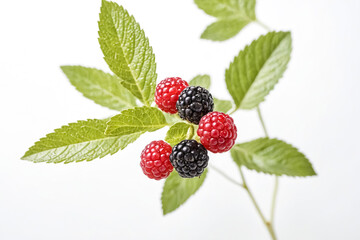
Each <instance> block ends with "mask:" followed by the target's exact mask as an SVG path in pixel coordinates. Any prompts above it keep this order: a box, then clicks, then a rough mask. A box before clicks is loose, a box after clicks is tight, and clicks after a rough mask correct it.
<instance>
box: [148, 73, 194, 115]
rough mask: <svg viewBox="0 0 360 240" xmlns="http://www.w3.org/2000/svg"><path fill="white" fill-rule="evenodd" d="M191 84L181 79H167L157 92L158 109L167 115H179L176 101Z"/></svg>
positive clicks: (162, 82) (160, 84)
mask: <svg viewBox="0 0 360 240" xmlns="http://www.w3.org/2000/svg"><path fill="white" fill-rule="evenodd" d="M188 86H189V84H188V83H187V82H186V81H184V80H182V79H181V78H179V77H172V78H166V79H164V80H162V81H161V82H160V83H159V84H158V85H157V86H156V91H155V102H156V104H157V105H158V107H159V108H160V109H161V110H163V111H164V112H167V113H171V114H174V113H177V109H176V101H177V100H178V99H179V95H180V93H181V92H182V90H184V89H185V88H186V87H188Z"/></svg>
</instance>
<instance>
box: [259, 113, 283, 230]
mask: <svg viewBox="0 0 360 240" xmlns="http://www.w3.org/2000/svg"><path fill="white" fill-rule="evenodd" d="M256 111H257V113H258V116H259V119H260V122H261V125H262V128H263V130H264V134H265V136H266V137H269V134H268V131H267V129H266V126H265V122H264V119H263V117H262V114H261V110H260V107H259V106H257V107H256ZM278 188H279V178H278V176H275V185H274V190H273V196H272V202H271V210H270V221H269V222H268V225H269V226H270V227H271V229H270V228H269V227H268V230H269V232H270V235H272V236H275V232H274V228H273V226H274V217H275V206H276V197H277V192H278ZM270 230H271V231H270Z"/></svg>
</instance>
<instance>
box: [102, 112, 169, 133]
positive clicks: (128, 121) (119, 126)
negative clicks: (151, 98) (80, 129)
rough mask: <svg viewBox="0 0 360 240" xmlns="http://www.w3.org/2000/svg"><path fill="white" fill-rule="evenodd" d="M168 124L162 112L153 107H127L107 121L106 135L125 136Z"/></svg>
mask: <svg viewBox="0 0 360 240" xmlns="http://www.w3.org/2000/svg"><path fill="white" fill-rule="evenodd" d="M165 126H168V123H167V122H166V119H165V117H164V115H163V114H162V112H161V111H160V110H159V109H157V108H153V107H146V106H144V107H136V108H133V109H127V110H124V111H122V112H121V113H120V114H118V115H116V116H114V117H112V118H111V119H110V121H109V122H108V123H107V128H106V131H105V133H106V135H109V136H123V135H128V134H133V133H138V132H153V131H156V130H158V129H160V128H163V127H165Z"/></svg>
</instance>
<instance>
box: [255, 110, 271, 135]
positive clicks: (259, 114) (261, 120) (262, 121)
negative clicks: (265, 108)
mask: <svg viewBox="0 0 360 240" xmlns="http://www.w3.org/2000/svg"><path fill="white" fill-rule="evenodd" d="M256 111H257V113H258V116H259V119H260V122H261V125H262V128H263V130H264V133H265V136H266V137H269V134H268V131H267V130H266V126H265V123H264V119H263V117H262V114H261V110H260V107H259V106H257V107H256Z"/></svg>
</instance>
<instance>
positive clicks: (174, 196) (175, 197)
mask: <svg viewBox="0 0 360 240" xmlns="http://www.w3.org/2000/svg"><path fill="white" fill-rule="evenodd" d="M206 174H207V169H205V171H204V173H203V174H202V175H201V176H200V177H199V178H182V177H180V176H179V174H178V173H177V172H176V171H175V170H174V171H173V172H172V173H171V174H170V176H169V177H168V178H167V179H166V181H165V184H164V189H163V192H162V194H161V203H162V209H163V214H164V215H166V214H168V213H170V212H172V211H174V210H175V209H177V208H178V207H180V205H181V204H183V203H185V202H186V200H188V198H189V197H191V196H192V195H193V194H194V193H195V192H196V191H197V190H199V188H200V187H201V185H202V184H203V183H204V180H205V178H206Z"/></svg>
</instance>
